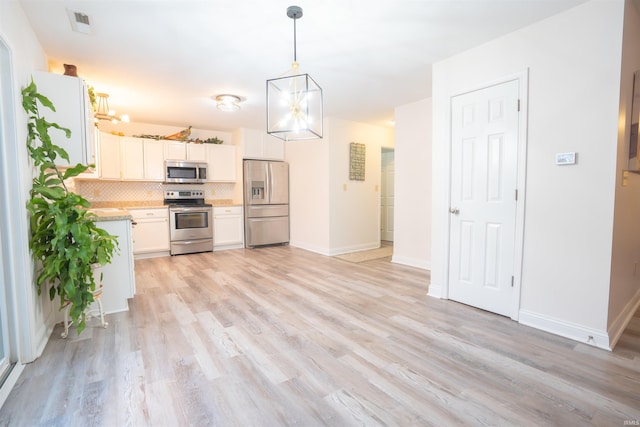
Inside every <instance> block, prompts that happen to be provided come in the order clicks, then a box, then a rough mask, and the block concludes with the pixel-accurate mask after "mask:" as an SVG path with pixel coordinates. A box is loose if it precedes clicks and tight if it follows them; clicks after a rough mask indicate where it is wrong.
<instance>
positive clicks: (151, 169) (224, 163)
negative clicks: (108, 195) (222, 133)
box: [98, 132, 238, 182]
mask: <svg viewBox="0 0 640 427" xmlns="http://www.w3.org/2000/svg"><path fill="white" fill-rule="evenodd" d="M99 141H100V143H99V147H100V149H99V159H100V166H99V168H98V169H99V176H100V178H102V179H121V180H125V181H164V175H165V168H164V161H165V160H168V159H171V160H175V159H187V160H194V161H201V162H204V163H207V165H208V171H207V181H209V182H235V181H236V180H237V162H238V160H237V147H236V146H235V145H222V144H219V145H218V144H193V143H190V144H187V143H184V142H176V141H167V140H159V141H158V140H153V139H143V138H134V137H128V136H117V135H113V134H110V133H107V132H100V135H99ZM183 153H184V154H183ZM180 156H182V157H180Z"/></svg>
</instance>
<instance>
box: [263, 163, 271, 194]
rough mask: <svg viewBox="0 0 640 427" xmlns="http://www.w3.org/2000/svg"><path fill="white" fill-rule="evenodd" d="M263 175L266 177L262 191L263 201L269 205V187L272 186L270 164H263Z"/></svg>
mask: <svg viewBox="0 0 640 427" xmlns="http://www.w3.org/2000/svg"><path fill="white" fill-rule="evenodd" d="M265 174H266V175H267V179H266V180H265V183H266V184H265V189H264V200H265V202H266V203H267V204H269V203H271V187H272V185H273V182H272V173H271V163H269V162H267V163H265Z"/></svg>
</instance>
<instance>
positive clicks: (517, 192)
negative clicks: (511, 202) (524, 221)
mask: <svg viewBox="0 0 640 427" xmlns="http://www.w3.org/2000/svg"><path fill="white" fill-rule="evenodd" d="M516 200H518V189H517V188H516Z"/></svg>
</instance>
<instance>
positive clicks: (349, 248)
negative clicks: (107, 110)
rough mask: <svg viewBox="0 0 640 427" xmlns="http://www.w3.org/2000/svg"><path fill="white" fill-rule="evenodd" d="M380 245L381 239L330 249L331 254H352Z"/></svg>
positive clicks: (376, 247)
mask: <svg viewBox="0 0 640 427" xmlns="http://www.w3.org/2000/svg"><path fill="white" fill-rule="evenodd" d="M379 247H380V241H377V242H370V243H362V244H360V245H355V246H343V247H341V248H331V249H329V254H330V256H335V255H344V254H350V253H352V252H359V251H368V250H370V249H378V248H379Z"/></svg>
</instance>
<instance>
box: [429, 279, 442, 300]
mask: <svg viewBox="0 0 640 427" xmlns="http://www.w3.org/2000/svg"><path fill="white" fill-rule="evenodd" d="M427 295H429V296H430V297H433V298H438V299H442V286H440V285H437V284H435V283H433V282H431V283H429V291H428V292H427Z"/></svg>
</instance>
